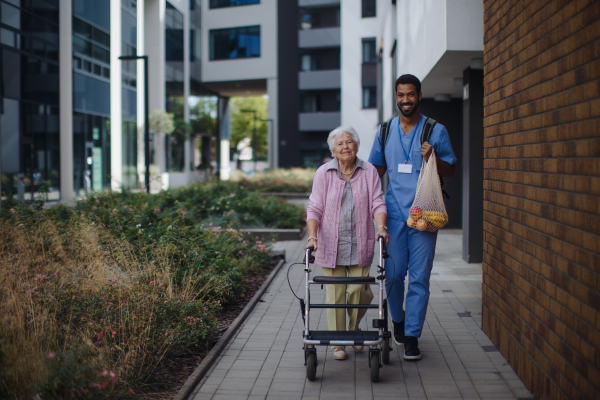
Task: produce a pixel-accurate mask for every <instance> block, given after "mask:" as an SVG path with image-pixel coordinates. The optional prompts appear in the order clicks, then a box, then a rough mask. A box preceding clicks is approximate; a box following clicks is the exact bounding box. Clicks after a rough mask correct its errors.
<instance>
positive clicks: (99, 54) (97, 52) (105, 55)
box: [92, 44, 110, 64]
mask: <svg viewBox="0 0 600 400" xmlns="http://www.w3.org/2000/svg"><path fill="white" fill-rule="evenodd" d="M92 57H94V58H95V59H96V60H100V61H104V62H105V63H107V64H110V51H108V50H106V49H104V48H102V47H100V46H96V45H95V44H94V45H92Z"/></svg>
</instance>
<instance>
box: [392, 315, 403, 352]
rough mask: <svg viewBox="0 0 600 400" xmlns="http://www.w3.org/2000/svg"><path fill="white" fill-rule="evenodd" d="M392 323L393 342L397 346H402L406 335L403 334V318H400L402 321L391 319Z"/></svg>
mask: <svg viewBox="0 0 600 400" xmlns="http://www.w3.org/2000/svg"><path fill="white" fill-rule="evenodd" d="M392 324H393V325H394V342H396V344H397V345H398V346H402V345H403V344H404V341H405V340H406V336H404V318H403V319H402V322H394V321H392Z"/></svg>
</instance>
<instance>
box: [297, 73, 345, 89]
mask: <svg viewBox="0 0 600 400" xmlns="http://www.w3.org/2000/svg"><path fill="white" fill-rule="evenodd" d="M298 85H299V88H300V90H314V89H339V88H340V85H341V75H340V71H339V70H333V71H307V72H302V71H301V72H298Z"/></svg>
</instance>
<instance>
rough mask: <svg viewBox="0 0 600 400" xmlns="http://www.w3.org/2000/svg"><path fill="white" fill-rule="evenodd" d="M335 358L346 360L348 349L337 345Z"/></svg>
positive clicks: (334, 351)
mask: <svg viewBox="0 0 600 400" xmlns="http://www.w3.org/2000/svg"><path fill="white" fill-rule="evenodd" d="M333 359H334V360H345V359H346V349H344V348H343V347H335V348H334V349H333Z"/></svg>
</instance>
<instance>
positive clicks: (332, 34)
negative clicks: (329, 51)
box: [298, 27, 341, 49]
mask: <svg viewBox="0 0 600 400" xmlns="http://www.w3.org/2000/svg"><path fill="white" fill-rule="evenodd" d="M340 35H341V31H340V28H337V27H333V28H319V29H310V30H302V31H300V32H299V33H298V47H301V48H305V49H309V48H318V47H336V46H339V45H340V44H341V36H340Z"/></svg>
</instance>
